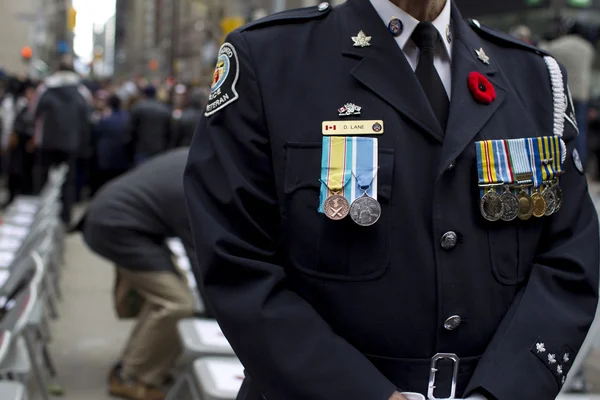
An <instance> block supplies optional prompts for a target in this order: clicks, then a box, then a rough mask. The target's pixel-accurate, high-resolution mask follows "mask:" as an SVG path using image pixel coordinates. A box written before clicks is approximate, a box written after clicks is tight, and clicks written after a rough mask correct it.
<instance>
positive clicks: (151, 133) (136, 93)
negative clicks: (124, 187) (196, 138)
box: [0, 58, 208, 225]
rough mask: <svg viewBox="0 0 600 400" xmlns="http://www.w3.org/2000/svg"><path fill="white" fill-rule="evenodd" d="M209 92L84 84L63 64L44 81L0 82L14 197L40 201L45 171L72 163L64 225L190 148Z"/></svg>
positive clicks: (5, 162)
mask: <svg viewBox="0 0 600 400" xmlns="http://www.w3.org/2000/svg"><path fill="white" fill-rule="evenodd" d="M207 97H208V92H207V91H206V90H204V89H201V88H195V87H192V86H189V85H185V84H182V83H177V82H175V81H174V80H173V79H167V80H165V81H160V80H153V81H149V80H148V79H145V78H139V79H135V80H128V81H124V82H114V81H112V80H110V79H105V80H91V79H83V78H82V77H81V76H80V75H78V74H77V73H75V72H74V69H73V65H72V62H71V61H70V60H69V59H67V58H66V59H64V60H62V61H61V62H60V65H58V67H57V69H56V72H54V73H53V74H51V75H49V76H47V77H46V78H44V79H43V80H39V81H37V80H33V79H30V78H29V77H28V76H25V75H18V76H6V77H4V79H2V80H1V81H0V104H1V116H2V123H1V125H0V143H1V149H2V153H1V156H0V159H1V164H0V168H1V171H2V174H3V175H4V176H5V178H6V186H7V188H8V191H9V197H8V198H7V199H6V201H5V205H6V204H8V203H10V202H11V201H12V199H13V198H14V197H15V196H17V195H19V194H21V195H35V194H37V192H39V190H40V188H42V187H43V185H44V183H45V181H46V179H47V175H48V169H49V168H50V167H51V166H53V165H57V164H60V163H67V164H68V165H69V166H70V169H71V173H70V176H69V177H68V179H67V184H66V185H65V188H64V193H63V206H64V208H65V210H64V213H63V222H64V223H65V224H66V225H69V224H71V208H72V206H73V205H74V204H75V203H77V202H80V201H84V200H86V199H89V198H90V197H92V196H94V194H95V193H96V192H97V191H98V189H99V188H100V187H102V186H103V185H104V184H106V183H107V182H108V181H110V180H112V179H114V178H116V177H118V176H120V175H122V174H123V173H124V172H127V171H128V170H129V169H131V168H132V167H134V166H137V165H139V164H141V163H143V162H145V161H146V160H148V159H149V158H151V157H153V156H155V155H158V154H160V153H163V152H165V151H167V150H169V149H172V148H176V147H181V146H187V145H189V143H190V141H191V139H192V136H193V133H194V129H195V125H196V123H197V122H198V120H199V119H200V116H201V113H202V109H203V106H204V103H205V99H206V98H207Z"/></svg>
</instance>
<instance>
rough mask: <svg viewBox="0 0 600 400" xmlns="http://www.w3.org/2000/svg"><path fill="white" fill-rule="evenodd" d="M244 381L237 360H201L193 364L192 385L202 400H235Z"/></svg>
mask: <svg viewBox="0 0 600 400" xmlns="http://www.w3.org/2000/svg"><path fill="white" fill-rule="evenodd" d="M243 381H244V367H243V365H242V363H240V362H239V361H238V359H237V358H233V357H232V358H214V357H209V358H201V359H199V360H196V361H195V362H194V383H195V385H196V386H197V387H198V388H199V390H200V397H199V398H200V399H202V400H235V398H236V397H237V395H238V392H239V391H240V387H241V386H242V382H243Z"/></svg>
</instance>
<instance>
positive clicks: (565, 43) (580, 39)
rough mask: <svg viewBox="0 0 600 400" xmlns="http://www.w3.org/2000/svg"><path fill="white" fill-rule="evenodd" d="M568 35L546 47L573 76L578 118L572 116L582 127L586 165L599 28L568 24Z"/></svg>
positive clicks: (579, 144)
mask: <svg viewBox="0 0 600 400" xmlns="http://www.w3.org/2000/svg"><path fill="white" fill-rule="evenodd" d="M565 23H567V24H568V25H567V26H566V27H564V28H563V29H564V30H566V32H567V33H566V34H565V35H562V36H560V37H558V38H557V39H555V40H552V41H550V42H548V43H546V44H545V45H544V46H543V47H544V49H545V50H547V51H548V52H550V53H551V54H552V55H553V56H554V57H556V59H557V60H558V61H559V62H560V63H562V64H563V65H564V66H565V68H566V70H567V74H568V75H569V86H570V88H571V95H572V98H573V103H574V104H573V106H574V108H575V115H568V116H567V117H568V118H570V119H572V120H573V122H574V123H576V124H577V126H578V127H579V136H578V137H577V150H578V151H579V156H580V157H581V160H582V163H583V165H584V166H585V165H586V160H587V154H588V143H587V130H588V103H589V100H590V88H591V80H592V67H593V64H594V59H595V57H596V51H595V48H596V43H597V41H598V38H597V32H596V29H595V28H593V27H592V26H589V25H585V24H584V23H582V22H579V21H576V22H572V21H570V22H569V21H567V22H565Z"/></svg>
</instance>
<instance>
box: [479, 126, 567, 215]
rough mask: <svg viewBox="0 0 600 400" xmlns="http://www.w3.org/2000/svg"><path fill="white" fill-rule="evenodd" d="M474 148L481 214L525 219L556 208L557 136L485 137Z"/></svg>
mask: <svg viewBox="0 0 600 400" xmlns="http://www.w3.org/2000/svg"><path fill="white" fill-rule="evenodd" d="M475 148H476V152H477V172H478V179H479V188H480V193H481V201H480V206H479V208H480V211H481V215H482V216H483V218H485V219H486V220H488V221H492V222H495V221H499V220H502V221H506V222H509V221H513V220H515V219H517V218H519V219H521V220H523V221H526V220H529V219H530V218H531V217H536V218H541V217H544V216H546V217H549V216H551V215H553V214H555V213H556V212H558V211H559V210H560V208H561V207H562V202H563V192H562V189H561V188H560V182H559V179H560V175H562V174H563V170H562V161H561V151H562V149H561V141H560V137H558V136H546V137H536V138H524V139H508V140H487V141H482V142H477V143H475Z"/></svg>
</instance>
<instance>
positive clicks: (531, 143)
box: [526, 138, 547, 189]
mask: <svg viewBox="0 0 600 400" xmlns="http://www.w3.org/2000/svg"><path fill="white" fill-rule="evenodd" d="M539 139H541V138H528V139H526V140H527V155H528V157H529V164H530V165H531V172H532V173H533V187H534V188H535V189H538V188H539V187H540V186H541V185H542V183H543V181H544V174H545V173H547V171H545V170H544V166H543V165H542V157H541V153H540V150H541V147H540V145H539V144H538V143H539Z"/></svg>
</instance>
